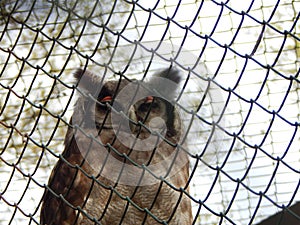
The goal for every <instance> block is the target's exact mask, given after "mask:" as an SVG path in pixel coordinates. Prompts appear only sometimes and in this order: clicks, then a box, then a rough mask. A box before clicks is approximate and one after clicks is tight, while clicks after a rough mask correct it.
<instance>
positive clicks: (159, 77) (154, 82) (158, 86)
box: [147, 66, 182, 101]
mask: <svg viewBox="0 0 300 225" xmlns="http://www.w3.org/2000/svg"><path fill="white" fill-rule="evenodd" d="M181 79H182V74H181V72H180V70H178V69H177V68H176V67H172V66H170V67H168V68H167V69H163V70H160V71H158V72H157V73H155V74H154V75H153V76H152V77H151V78H150V80H149V81H148V82H147V84H148V86H149V87H150V89H152V90H154V89H155V90H156V91H158V92H159V93H160V94H161V96H162V97H163V98H165V99H166V100H168V101H171V100H175V99H176V96H177V94H178V93H177V91H178V89H179V87H180V82H181Z"/></svg>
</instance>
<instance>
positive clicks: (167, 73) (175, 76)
mask: <svg viewBox="0 0 300 225" xmlns="http://www.w3.org/2000/svg"><path fill="white" fill-rule="evenodd" d="M154 76H156V77H161V78H166V79H168V80H171V81H173V82H175V83H176V84H179V83H180V81H181V80H182V77H181V75H180V71H179V70H178V69H177V68H175V67H173V66H170V67H169V68H167V69H164V70H162V71H160V72H158V73H156V74H154Z"/></svg>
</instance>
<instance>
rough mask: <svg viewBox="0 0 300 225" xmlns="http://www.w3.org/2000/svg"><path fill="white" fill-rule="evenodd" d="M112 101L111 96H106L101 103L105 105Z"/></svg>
mask: <svg viewBox="0 0 300 225" xmlns="http://www.w3.org/2000/svg"><path fill="white" fill-rule="evenodd" d="M111 101H112V97H111V96H105V97H104V98H102V99H101V100H100V102H101V103H103V104H105V103H110V102H111Z"/></svg>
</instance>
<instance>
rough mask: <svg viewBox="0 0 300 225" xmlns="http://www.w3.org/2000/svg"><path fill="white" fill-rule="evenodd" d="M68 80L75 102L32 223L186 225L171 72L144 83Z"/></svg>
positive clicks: (89, 77)
mask: <svg viewBox="0 0 300 225" xmlns="http://www.w3.org/2000/svg"><path fill="white" fill-rule="evenodd" d="M74 77H75V79H76V83H77V84H78V86H77V87H76V89H77V90H78V98H77V101H76V103H75V106H74V113H73V115H72V117H71V120H70V123H69V127H68V130H67V134H66V137H65V142H64V145H65V149H64V151H63V153H62V154H61V155H60V157H59V160H58V162H57V164H56V165H55V167H54V169H53V171H52V173H51V176H50V178H49V181H48V185H45V193H44V195H43V198H42V206H41V213H40V223H41V224H43V225H69V224H70V225H71V224H80V225H90V224H102V225H114V224H125V225H133V224H134V225H136V224H148V225H154V224H178V225H179V224H180V225H185V224H192V220H193V219H192V209H191V201H190V198H189V187H188V184H189V182H188V180H189V162H188V153H187V151H186V148H185V147H184V138H183V136H184V132H183V124H182V118H180V113H179V112H178V110H177V108H178V107H177V106H176V104H175V102H176V99H175V98H176V92H177V90H176V89H178V87H179V83H180V80H181V76H180V73H179V71H178V70H177V69H175V68H174V67H170V68H167V69H164V70H161V71H159V72H157V73H155V74H154V75H153V76H152V78H150V79H149V80H147V81H145V80H143V81H137V80H130V79H128V78H126V77H125V76H123V75H121V74H120V75H119V78H118V79H115V80H107V81H105V80H104V79H103V78H102V77H101V76H97V75H95V74H93V73H92V72H90V71H88V70H86V69H85V70H81V69H78V70H76V71H75V73H74Z"/></svg>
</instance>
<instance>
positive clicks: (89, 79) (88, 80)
mask: <svg viewBox="0 0 300 225" xmlns="http://www.w3.org/2000/svg"><path fill="white" fill-rule="evenodd" d="M73 76H74V78H76V82H77V84H78V87H79V88H80V89H82V90H85V91H88V92H90V93H92V92H93V91H94V89H95V88H97V84H98V83H99V76H97V75H95V74H94V73H92V72H90V71H88V70H86V69H84V70H83V69H77V70H76V71H75V72H74V74H73Z"/></svg>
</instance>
